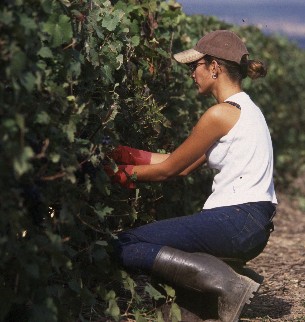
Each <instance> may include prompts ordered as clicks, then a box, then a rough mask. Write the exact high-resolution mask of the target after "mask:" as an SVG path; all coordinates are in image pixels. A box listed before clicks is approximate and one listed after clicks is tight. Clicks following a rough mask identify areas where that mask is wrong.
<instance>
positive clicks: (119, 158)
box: [109, 145, 152, 165]
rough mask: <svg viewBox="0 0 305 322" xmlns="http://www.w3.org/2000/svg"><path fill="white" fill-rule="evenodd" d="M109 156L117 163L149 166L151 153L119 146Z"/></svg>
mask: <svg viewBox="0 0 305 322" xmlns="http://www.w3.org/2000/svg"><path fill="white" fill-rule="evenodd" d="M109 156H110V157H111V158H112V159H113V160H114V161H115V162H117V163H123V164H132V165H145V164H150V162H151V157H152V153H151V152H148V151H144V150H138V149H134V148H130V147H128V146H123V145H119V146H118V147H117V148H115V149H114V150H113V151H112V152H111V153H110V154H109Z"/></svg>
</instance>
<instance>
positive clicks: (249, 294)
mask: <svg viewBox="0 0 305 322" xmlns="http://www.w3.org/2000/svg"><path fill="white" fill-rule="evenodd" d="M240 277H241V279H242V280H244V281H245V282H246V283H247V284H248V287H247V289H246V290H245V292H244V293H243V296H242V298H241V300H240V302H239V304H238V306H237V309H236V312H235V314H234V315H233V317H232V319H231V320H228V322H238V321H239V316H240V314H241V312H242V310H243V308H244V306H245V305H246V304H250V303H251V300H252V299H253V297H254V295H255V293H256V292H257V291H258V289H259V288H260V286H261V285H260V284H259V283H256V282H254V281H253V280H252V279H250V278H249V277H246V276H240Z"/></svg>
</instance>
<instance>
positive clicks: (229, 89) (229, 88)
mask: <svg viewBox="0 0 305 322" xmlns="http://www.w3.org/2000/svg"><path fill="white" fill-rule="evenodd" d="M240 92H242V88H241V86H240V84H237V83H231V82H228V81H226V82H221V80H220V79H219V83H218V84H217V86H215V88H214V89H213V90H212V95H213V96H214V97H215V99H216V100H217V102H218V103H222V102H224V101H225V100H226V99H227V98H228V97H230V96H232V95H234V94H237V93H240Z"/></svg>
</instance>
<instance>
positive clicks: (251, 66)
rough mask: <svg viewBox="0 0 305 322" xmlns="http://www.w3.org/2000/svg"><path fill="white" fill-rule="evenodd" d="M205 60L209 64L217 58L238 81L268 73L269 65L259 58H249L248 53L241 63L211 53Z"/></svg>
mask: <svg viewBox="0 0 305 322" xmlns="http://www.w3.org/2000/svg"><path fill="white" fill-rule="evenodd" d="M204 60H205V61H206V62H207V63H208V64H211V63H212V61H213V60H215V61H216V62H217V63H218V64H219V65H221V66H224V67H225V68H226V70H227V73H228V75H229V77H230V78H231V79H232V80H233V81H237V82H239V83H241V81H242V80H243V79H244V78H246V77H247V76H248V77H250V78H251V79H256V78H259V77H265V76H266V74H267V67H266V65H265V64H264V63H263V62H261V61H259V60H248V59H247V55H244V56H243V58H242V60H241V63H240V64H237V63H235V62H232V61H229V60H224V59H220V58H216V57H213V56H210V55H205V56H204Z"/></svg>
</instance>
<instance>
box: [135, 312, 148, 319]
mask: <svg viewBox="0 0 305 322" xmlns="http://www.w3.org/2000/svg"><path fill="white" fill-rule="evenodd" d="M135 318H136V322H147V320H146V319H145V318H144V317H143V316H142V315H141V312H140V311H136V313H135Z"/></svg>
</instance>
